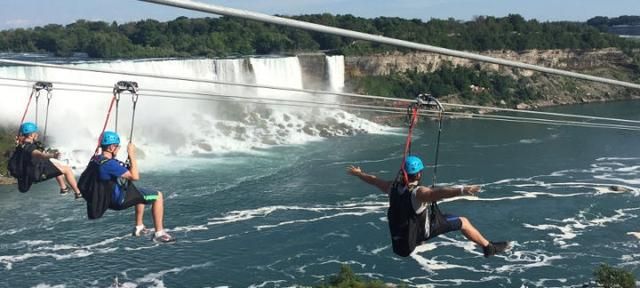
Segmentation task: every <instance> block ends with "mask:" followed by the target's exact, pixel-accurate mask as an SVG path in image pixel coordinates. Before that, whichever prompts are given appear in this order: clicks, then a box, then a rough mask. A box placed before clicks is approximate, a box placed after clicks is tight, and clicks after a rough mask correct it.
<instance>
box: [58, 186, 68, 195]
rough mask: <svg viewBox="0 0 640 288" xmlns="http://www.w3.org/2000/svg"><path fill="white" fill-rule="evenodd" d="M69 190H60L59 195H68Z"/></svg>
mask: <svg viewBox="0 0 640 288" xmlns="http://www.w3.org/2000/svg"><path fill="white" fill-rule="evenodd" d="M69 190H70V189H69V187H66V188H64V189H62V188H60V194H63V195H64V194H67V193H69Z"/></svg>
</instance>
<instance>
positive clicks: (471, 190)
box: [464, 185, 480, 196]
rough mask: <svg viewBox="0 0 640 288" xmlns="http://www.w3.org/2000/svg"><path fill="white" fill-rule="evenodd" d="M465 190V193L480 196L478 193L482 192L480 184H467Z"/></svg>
mask: <svg viewBox="0 0 640 288" xmlns="http://www.w3.org/2000/svg"><path fill="white" fill-rule="evenodd" d="M464 192H465V194H467V195H470V196H478V195H477V194H478V193H480V186H478V185H471V186H465V187H464Z"/></svg>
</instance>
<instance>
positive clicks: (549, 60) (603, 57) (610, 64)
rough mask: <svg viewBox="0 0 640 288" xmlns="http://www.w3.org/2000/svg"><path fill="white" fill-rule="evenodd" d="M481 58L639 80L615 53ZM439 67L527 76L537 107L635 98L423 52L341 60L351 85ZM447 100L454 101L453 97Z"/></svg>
mask: <svg viewBox="0 0 640 288" xmlns="http://www.w3.org/2000/svg"><path fill="white" fill-rule="evenodd" d="M480 54H482V55H485V56H491V57H495V58H501V59H508V60H514V61H520V62H524V63H529V64H535V65H541V66H545V67H552V68H558V69H563V70H569V71H575V72H580V73H585V74H591V75H596V76H601V77H607V78H614V79H618V80H622V81H631V82H640V81H639V79H640V75H639V72H638V68H637V66H636V63H634V59H633V57H631V56H629V55H627V54H625V53H624V52H623V51H621V50H619V49H602V50H589V51H581V50H529V51H524V52H515V51H488V52H483V53H480ZM443 65H453V66H465V67H475V68H477V69H483V70H489V71H494V72H496V73H500V74H502V75H509V76H511V77H514V78H517V79H520V78H526V80H527V81H528V82H529V83H531V85H533V86H535V87H536V89H537V90H538V91H540V92H541V93H542V95H543V96H544V99H541V100H538V101H536V102H535V103H531V104H534V105H538V106H548V105H558V104H570V103H581V102H592V101H606V100H616V99H629V98H636V95H638V94H639V93H638V91H633V90H630V89H625V88H621V87H617V86H612V85H606V84H599V83H594V82H588V81H582V80H575V79H571V78H567V77H561V76H552V75H544V74H542V73H538V72H532V71H527V70H520V69H515V68H509V67H504V66H499V65H495V64H487V63H480V62H477V61H472V60H467V59H462V58H456V57H450V56H444V55H438V54H433V53H424V52H413V53H399V52H395V53H386V54H378V55H370V56H351V57H346V58H345V69H346V73H345V74H346V78H347V81H354V80H355V79H358V78H360V77H365V76H367V75H388V74H390V73H392V72H403V71H408V70H416V71H418V72H425V73H428V72H433V71H435V70H437V69H439V68H440V67H442V66H443ZM358 92H364V91H358ZM448 100H449V101H454V102H455V101H456V99H455V96H452V97H450V98H449V99H448Z"/></svg>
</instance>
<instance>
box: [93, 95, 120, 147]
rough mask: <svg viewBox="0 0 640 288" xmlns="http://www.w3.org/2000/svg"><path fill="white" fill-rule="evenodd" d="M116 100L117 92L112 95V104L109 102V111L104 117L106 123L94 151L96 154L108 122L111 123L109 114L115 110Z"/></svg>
mask: <svg viewBox="0 0 640 288" xmlns="http://www.w3.org/2000/svg"><path fill="white" fill-rule="evenodd" d="M115 102H116V94H113V97H111V104H109V110H108V111H107V117H106V118H105V119H104V125H102V132H100V137H98V145H97V146H96V150H95V151H94V152H93V154H94V155H97V154H98V150H99V149H100V143H102V136H103V135H104V131H105V130H107V124H108V123H109V116H110V115H111V110H113V104H114V103H115Z"/></svg>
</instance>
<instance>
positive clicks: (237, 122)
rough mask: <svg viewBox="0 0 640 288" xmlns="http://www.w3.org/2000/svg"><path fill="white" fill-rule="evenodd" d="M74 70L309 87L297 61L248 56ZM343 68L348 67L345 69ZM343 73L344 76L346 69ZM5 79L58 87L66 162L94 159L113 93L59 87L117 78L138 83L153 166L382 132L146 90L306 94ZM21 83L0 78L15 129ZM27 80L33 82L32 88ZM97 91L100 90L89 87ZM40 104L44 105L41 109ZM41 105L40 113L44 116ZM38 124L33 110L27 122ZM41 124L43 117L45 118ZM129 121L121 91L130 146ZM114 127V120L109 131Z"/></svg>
mask: <svg viewBox="0 0 640 288" xmlns="http://www.w3.org/2000/svg"><path fill="white" fill-rule="evenodd" d="M66 65H70V66H77V67H86V68H98V69H107V70H112V71H128V72H133V73H152V74H160V75H165V76H180V77H190V78H199V79H204V80H206V79H211V80H219V81H228V82H239V83H256V84H265V85H271V86H284V87H290V88H297V89H301V88H303V87H304V85H303V84H304V83H303V80H302V79H303V75H302V72H301V68H300V62H299V60H298V58H297V57H282V58H248V59H196V60H152V61H110V62H86V63H77V64H66ZM327 65H328V67H330V68H329V70H328V71H329V77H328V78H330V83H328V84H327V86H329V87H332V89H334V90H335V91H340V90H341V89H342V87H343V86H344V58H343V57H339V56H333V57H328V58H327ZM340 67H342V68H340ZM341 70H342V71H341ZM0 76H2V77H10V78H23V79H30V80H34V82H35V81H49V82H52V83H53V84H54V92H53V95H54V96H53V98H52V102H51V112H50V117H49V118H50V121H49V132H48V134H49V136H51V137H50V140H51V141H52V143H50V144H52V146H54V147H59V148H62V149H63V150H64V151H65V152H67V155H66V156H67V157H68V158H71V159H77V161H79V162H78V163H82V162H84V161H85V160H86V159H88V157H89V155H90V153H91V151H92V150H93V148H94V147H95V146H94V145H95V141H96V139H97V138H98V136H99V135H98V134H99V132H100V129H101V128H102V122H103V121H104V117H105V115H106V111H107V108H108V103H109V101H110V99H111V96H112V95H111V92H110V89H108V88H103V89H99V90H101V92H74V91H65V90H63V88H79V87H77V86H66V85H62V84H56V82H57V81H58V82H73V83H84V84H95V85H107V86H111V85H113V84H114V83H116V82H117V81H121V80H129V81H136V82H138V84H139V86H140V93H141V94H142V95H141V96H140V99H139V102H138V108H137V114H136V122H135V123H136V127H135V130H134V140H135V143H137V144H138V145H139V146H140V147H141V148H142V149H143V151H144V152H145V154H146V155H147V158H148V159H150V160H151V162H154V161H153V160H154V159H155V160H157V161H158V163H159V162H160V161H159V159H161V158H162V157H154V156H155V155H165V156H166V155H176V156H181V157H182V156H185V155H203V154H211V153H224V152H229V151H231V152H233V151H240V152H251V151H253V150H254V149H255V148H267V147H270V146H273V145H280V144H302V143H305V142H308V141H312V140H317V139H321V138H323V137H327V136H331V135H348V134H353V133H358V132H365V131H370V132H375V131H381V130H383V129H384V128H383V127H381V126H378V125H376V124H374V123H371V122H369V121H367V120H364V119H360V118H358V117H356V116H354V115H352V114H349V113H346V112H343V111H339V110H335V109H331V110H328V109H327V110H325V109H319V110H318V109H311V108H308V109H307V108H291V107H282V106H275V105H273V106H271V105H258V104H253V105H246V104H245V103H242V102H240V103H230V102H212V101H185V100H177V99H167V98H155V97H145V96H144V93H145V89H161V90H176V91H194V92H199V93H219V94H226V95H235V96H251V97H256V98H260V97H269V98H279V99H288V100H291V99H316V100H319V101H320V100H321V101H329V100H327V99H329V98H322V99H320V98H318V97H321V96H318V95H313V96H310V95H303V94H301V93H292V92H291V91H280V90H273V89H262V88H261V89H256V88H246V87H234V86H229V85H221V84H210V83H196V82H190V81H179V80H168V79H154V78H149V77H139V76H127V75H115V74H105V73H92V72H82V71H69V70H60V69H53V68H40V67H25V66H10V67H0ZM2 83H11V84H16V82H10V81H3V80H0V93H1V95H3V102H2V105H0V121H1V123H5V124H9V125H17V122H18V121H19V118H20V116H21V113H22V111H23V109H24V105H25V104H26V101H27V98H28V95H29V92H30V89H29V88H26V87H25V88H15V87H7V86H2V85H1V84H2ZM31 84H32V83H29V84H28V85H31ZM91 89H93V90H95V89H96V88H91ZM42 102H43V101H42V99H41V105H42ZM42 107H43V106H41V108H40V111H41V112H43V110H44V109H43V108H42ZM30 119H34V115H33V109H31V112H30V115H28V116H27V120H30ZM40 119H44V117H43V116H42V114H41V116H40ZM130 121H131V99H130V97H128V94H123V97H122V99H121V100H120V113H119V127H118V132H119V133H120V134H121V137H122V138H123V141H125V142H126V141H128V139H127V137H128V135H129V127H130ZM108 129H109V130H115V127H114V125H113V120H112V122H111V123H110V124H109V126H108Z"/></svg>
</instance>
